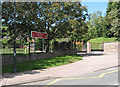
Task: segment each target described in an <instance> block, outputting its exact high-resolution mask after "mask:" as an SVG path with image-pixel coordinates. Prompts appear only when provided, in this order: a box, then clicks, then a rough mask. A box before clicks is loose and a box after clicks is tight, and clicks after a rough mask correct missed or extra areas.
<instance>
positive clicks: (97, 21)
mask: <svg viewBox="0 0 120 87" xmlns="http://www.w3.org/2000/svg"><path fill="white" fill-rule="evenodd" d="M104 22H105V21H104V17H103V16H102V13H101V11H97V12H96V13H93V14H92V15H91V16H90V20H89V22H88V23H87V26H88V35H89V39H91V38H96V37H102V36H104V31H105V29H104Z"/></svg>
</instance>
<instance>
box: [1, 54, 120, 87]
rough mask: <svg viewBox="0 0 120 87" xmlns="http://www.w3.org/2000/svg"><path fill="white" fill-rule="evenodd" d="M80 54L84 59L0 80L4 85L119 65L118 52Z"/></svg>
mask: <svg viewBox="0 0 120 87" xmlns="http://www.w3.org/2000/svg"><path fill="white" fill-rule="evenodd" d="M78 55H80V56H83V60H80V61H77V62H74V63H71V64H67V65H61V66H57V67H50V68H47V69H38V70H32V71H25V72H20V73H11V74H5V75H3V78H2V80H1V81H0V82H1V83H2V85H19V84H25V83H31V82H37V81H43V80H51V79H58V78H66V77H71V76H77V75H84V74H88V73H92V72H95V71H99V70H102V69H107V68H111V67H115V66H118V53H117V52H92V53H91V54H86V53H78Z"/></svg>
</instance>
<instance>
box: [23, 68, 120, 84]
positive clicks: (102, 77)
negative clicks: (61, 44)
mask: <svg viewBox="0 0 120 87" xmlns="http://www.w3.org/2000/svg"><path fill="white" fill-rule="evenodd" d="M118 72H120V68H117V67H115V68H109V69H106V70H100V71H96V72H94V73H89V74H86V75H80V76H74V77H68V78H59V79H53V80H46V81H40V82H32V83H26V84H22V85H118Z"/></svg>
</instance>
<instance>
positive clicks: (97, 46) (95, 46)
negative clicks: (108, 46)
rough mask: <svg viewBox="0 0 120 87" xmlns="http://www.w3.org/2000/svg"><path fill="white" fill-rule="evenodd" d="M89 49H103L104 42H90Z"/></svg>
mask: <svg viewBox="0 0 120 87" xmlns="http://www.w3.org/2000/svg"><path fill="white" fill-rule="evenodd" d="M91 50H92V51H103V50H104V43H91Z"/></svg>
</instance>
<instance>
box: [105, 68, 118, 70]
mask: <svg viewBox="0 0 120 87" xmlns="http://www.w3.org/2000/svg"><path fill="white" fill-rule="evenodd" d="M115 69H118V68H110V69H107V70H115Z"/></svg>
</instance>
